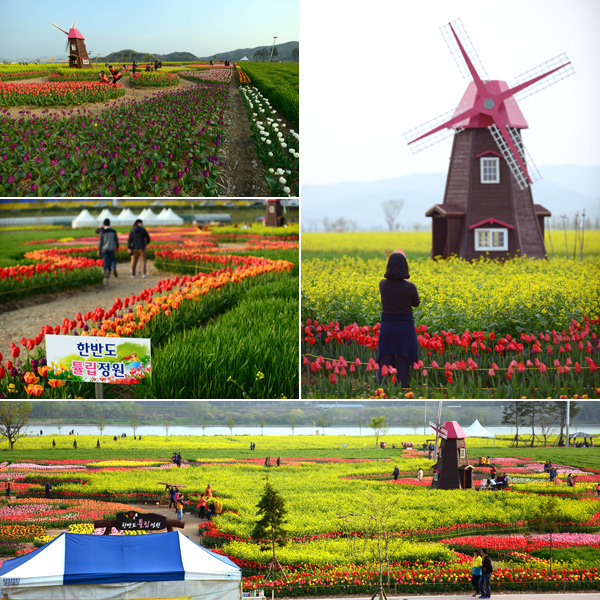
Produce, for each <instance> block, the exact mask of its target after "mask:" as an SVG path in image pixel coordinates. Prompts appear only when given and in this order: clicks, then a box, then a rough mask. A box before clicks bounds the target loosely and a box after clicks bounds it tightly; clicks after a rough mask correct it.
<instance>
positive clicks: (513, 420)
mask: <svg viewBox="0 0 600 600" xmlns="http://www.w3.org/2000/svg"><path fill="white" fill-rule="evenodd" d="M524 420H525V403H524V402H523V401H522V400H515V401H513V402H507V403H506V404H505V405H504V408H503V411H502V424H503V425H510V426H511V427H513V426H514V427H515V430H516V434H515V441H516V446H517V448H518V447H519V425H522V424H523V423H524Z"/></svg>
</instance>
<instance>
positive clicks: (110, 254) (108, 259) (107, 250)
mask: <svg viewBox="0 0 600 600" xmlns="http://www.w3.org/2000/svg"><path fill="white" fill-rule="evenodd" d="M118 249H119V236H118V235H117V232H116V231H115V230H114V229H113V228H112V227H111V226H110V219H104V227H103V228H102V229H101V230H100V237H99V238H98V254H99V255H100V256H101V257H102V260H103V266H104V277H106V278H107V279H108V278H109V277H110V272H111V270H112V272H113V274H114V276H115V277H117V256H116V252H117V250H118Z"/></svg>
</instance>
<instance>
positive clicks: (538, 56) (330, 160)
mask: <svg viewBox="0 0 600 600" xmlns="http://www.w3.org/2000/svg"><path fill="white" fill-rule="evenodd" d="M356 6H357V4H349V3H348V2H346V1H345V0H327V1H325V2H323V1H322V0H302V2H301V31H302V41H303V43H302V57H301V91H302V95H301V133H302V148H303V150H302V160H301V168H302V171H301V178H302V182H303V183H304V184H322V183H335V182H343V181H373V180H378V179H385V178H391V177H397V176H400V175H407V174H410V173H416V172H420V173H427V172H446V170H447V167H448V159H449V157H450V152H451V149H452V139H451V138H450V139H447V140H443V141H442V142H440V143H438V144H437V145H436V146H434V147H432V148H429V149H426V150H424V151H422V152H421V153H419V154H417V155H413V154H412V152H411V151H410V150H409V148H408V146H407V145H406V142H405V140H404V137H403V134H404V132H405V131H407V130H409V129H412V128H413V127H416V126H417V125H420V124H421V123H424V122H425V121H429V120H430V119H432V118H434V117H437V116H438V115H440V114H442V113H445V112H447V111H449V110H454V109H455V108H456V106H457V105H458V103H459V101H460V99H461V97H462V95H463V93H464V91H465V89H466V87H467V84H468V80H467V79H463V78H462V76H461V75H460V73H459V71H458V69H457V67H456V65H455V63H454V60H453V58H452V56H451V55H450V52H449V51H448V48H447V46H446V43H445V42H444V40H443V38H442V35H441V33H440V31H439V28H440V27H441V26H443V25H445V24H446V23H448V22H449V21H454V20H455V19H458V18H460V19H461V20H462V23H463V25H464V27H465V29H466V30H467V33H468V34H469V36H470V38H471V41H472V43H473V45H474V47H475V49H476V51H477V53H478V55H479V57H480V59H481V62H482V63H483V65H484V66H485V68H486V70H487V74H488V76H489V77H490V79H500V80H504V81H507V82H508V83H509V84H512V83H513V81H514V78H515V77H516V76H517V75H520V74H521V73H523V72H525V71H528V70H529V69H531V68H533V67H535V66H537V65H539V64H540V63H543V62H545V61H546V60H549V59H551V58H553V57H555V56H557V55H559V54H561V53H562V52H566V53H567V55H568V57H569V59H570V60H571V62H572V63H573V65H574V68H575V71H576V73H575V75H573V76H571V77H569V78H567V79H565V80H563V81H560V82H558V83H556V84H555V85H553V86H551V87H549V88H547V89H545V90H542V91H540V92H539V93H537V94H536V95H534V96H531V97H529V98H527V99H524V100H523V101H522V102H520V103H519V106H520V108H521V110H522V112H523V114H524V116H525V119H526V120H527V122H528V124H529V129H527V130H524V131H523V139H524V143H525V146H526V148H527V149H528V150H529V153H530V154H531V157H532V159H533V161H534V163H535V164H536V165H537V166H538V167H539V168H540V171H541V174H542V176H543V175H544V172H543V166H544V165H550V164H579V165H598V164H600V143H599V141H598V140H599V134H600V126H599V125H600V117H599V115H600V109H599V108H598V97H599V91H600V85H599V83H598V81H599V79H600V78H599V76H598V73H599V69H598V59H599V58H600V28H599V24H600V2H599V1H598V0H573V1H571V2H567V1H566V0H503V1H502V2H497V3H490V2H481V1H479V0H461V1H458V0H426V1H422V2H418V1H413V0H411V1H410V2H409V1H406V0H400V1H399V0H370V1H369V2H364V3H361V4H360V5H358V6H360V7H361V8H360V9H358V10H357V9H356Z"/></svg>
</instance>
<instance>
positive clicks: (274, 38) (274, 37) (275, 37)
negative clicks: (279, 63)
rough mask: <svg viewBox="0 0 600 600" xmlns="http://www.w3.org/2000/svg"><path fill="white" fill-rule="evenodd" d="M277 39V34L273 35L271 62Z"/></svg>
mask: <svg viewBox="0 0 600 600" xmlns="http://www.w3.org/2000/svg"><path fill="white" fill-rule="evenodd" d="M276 39H277V36H276V35H274V36H273V47H272V48H271V58H270V59H269V62H273V51H274V50H275V40H276Z"/></svg>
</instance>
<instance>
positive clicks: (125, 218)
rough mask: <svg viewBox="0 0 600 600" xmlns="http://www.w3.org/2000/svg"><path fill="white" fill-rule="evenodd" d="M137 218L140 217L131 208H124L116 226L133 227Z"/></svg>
mask: <svg viewBox="0 0 600 600" xmlns="http://www.w3.org/2000/svg"><path fill="white" fill-rule="evenodd" d="M137 218H138V216H137V215H136V214H135V213H134V212H133V211H132V210H131V209H130V208H124V209H123V210H122V211H121V212H120V213H119V216H118V217H117V218H116V220H115V221H116V222H115V225H129V226H130V227H133V223H134V221H135V220H136V219H137Z"/></svg>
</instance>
